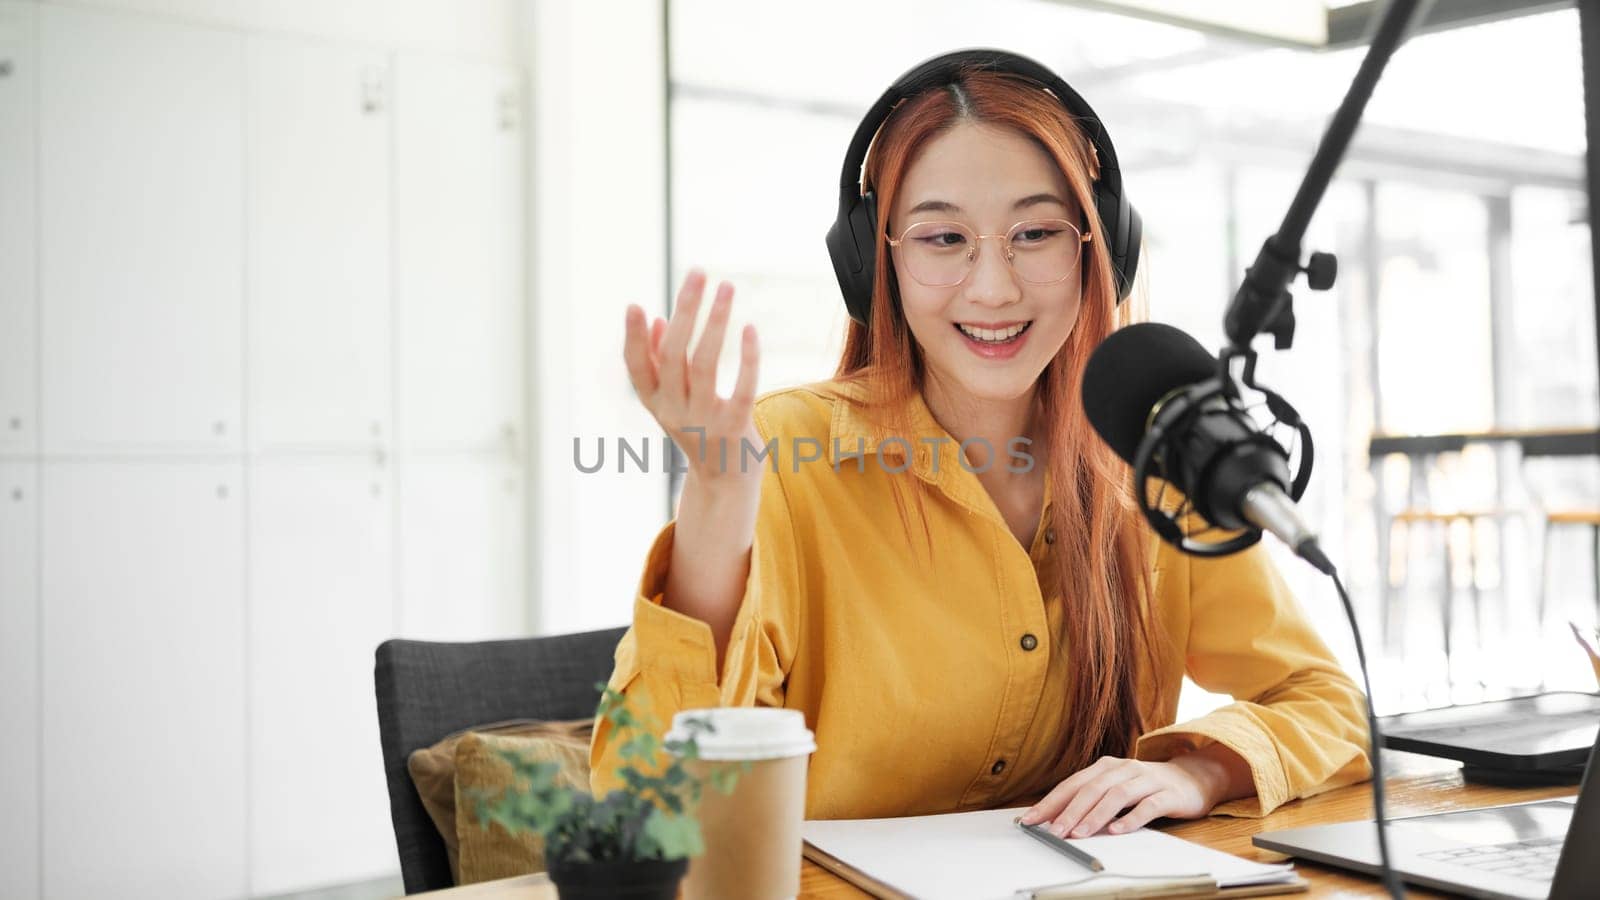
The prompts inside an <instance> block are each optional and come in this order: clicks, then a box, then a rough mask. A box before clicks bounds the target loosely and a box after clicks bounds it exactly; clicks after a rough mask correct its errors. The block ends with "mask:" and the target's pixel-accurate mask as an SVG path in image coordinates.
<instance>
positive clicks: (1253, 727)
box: [1135, 544, 1371, 816]
mask: <svg viewBox="0 0 1600 900" xmlns="http://www.w3.org/2000/svg"><path fill="white" fill-rule="evenodd" d="M1185 558H1186V559H1187V560H1188V569H1187V573H1186V574H1187V576H1188V577H1187V578H1186V579H1184V578H1178V579H1173V583H1171V584H1170V585H1169V588H1168V590H1169V591H1177V592H1179V593H1180V594H1186V597H1172V596H1167V597H1158V601H1157V602H1158V603H1173V602H1184V601H1185V600H1186V601H1187V604H1188V609H1187V616H1179V617H1177V618H1178V620H1180V621H1183V620H1186V621H1187V623H1188V630H1187V634H1181V635H1172V637H1173V638H1176V639H1179V640H1185V641H1186V646H1185V647H1184V653H1185V668H1186V670H1187V672H1188V675H1189V677H1190V678H1191V679H1192V680H1193V681H1194V683H1195V684H1197V685H1199V686H1200V687H1202V688H1204V689H1206V690H1208V691H1213V692H1216V693H1225V694H1228V695H1230V696H1232V697H1233V698H1234V700H1235V702H1234V703H1231V704H1229V705H1227V706H1224V707H1222V708H1220V709H1217V710H1215V711H1213V712H1211V713H1208V714H1207V715H1204V716H1201V717H1200V718H1198V719H1194V720H1191V721H1188V722H1182V723H1178V724H1175V725H1169V726H1167V727H1165V728H1159V729H1156V730H1154V731H1151V732H1149V733H1147V734H1145V735H1143V736H1142V737H1141V738H1140V739H1139V742H1138V744H1137V746H1136V748H1135V756H1137V757H1138V758H1140V759H1149V760H1164V759H1170V758H1172V757H1173V756H1177V755H1178V754H1180V753H1184V752H1188V751H1190V750H1194V749H1198V748H1200V747H1203V746H1206V745H1207V744H1210V743H1213V742H1216V743H1220V744H1222V745H1224V746H1226V747H1228V748H1229V749H1231V750H1233V751H1234V752H1235V753H1238V754H1239V755H1240V756H1241V757H1243V758H1244V759H1245V761H1246V762H1248V763H1249V765H1250V769H1251V773H1252V776H1253V779H1254V782H1255V788H1256V795H1255V796H1254V797H1248V798H1243V799H1239V800H1234V801H1231V802H1228V803H1224V804H1221V805H1219V806H1218V807H1217V808H1216V809H1215V810H1213V812H1216V813H1222V814H1227V815H1236V816H1262V815H1266V814H1267V813H1269V812H1271V811H1272V810H1273V809H1275V808H1277V807H1278V806H1280V805H1282V804H1283V803H1285V802H1287V801H1289V800H1293V799H1296V798H1299V797H1307V796H1311V795H1313V794H1317V793H1321V792H1322V791H1326V790H1331V789H1333V788H1335V787H1341V786H1343V785H1347V784H1352V783H1355V782H1359V781H1362V780H1364V779H1366V778H1368V777H1370V775H1371V767H1370V763H1369V760H1368V758H1367V723H1366V711H1365V710H1366V707H1365V699H1364V698H1363V696H1362V694H1361V691H1360V689H1359V688H1358V687H1357V686H1356V684H1355V682H1354V681H1352V680H1351V679H1350V677H1349V676H1348V675H1347V674H1345V672H1344V671H1343V670H1342V669H1341V668H1340V667H1339V665H1338V663H1337V662H1336V661H1335V660H1334V658H1333V654H1332V653H1331V652H1330V651H1329V650H1328V648H1327V645H1326V644H1324V643H1323V642H1322V640H1321V638H1319V637H1318V636H1317V634H1316V632H1315V631H1314V630H1313V629H1312V627H1311V624H1310V622H1309V621H1308V620H1307V619H1306V617H1305V614H1304V613H1303V612H1302V610H1301V609H1300V607H1299V604H1298V602H1297V601H1296V600H1295V598H1294V596H1293V595H1292V594H1291V593H1290V591H1289V589H1288V586H1287V585H1286V584H1285V583H1284V581H1283V578H1282V576H1280V575H1279V574H1278V572H1277V570H1276V569H1275V568H1274V567H1273V565H1272V563H1271V561H1270V560H1269V559H1268V557H1267V554H1266V550H1265V548H1264V547H1262V546H1261V545H1260V544H1257V545H1256V546H1254V547H1251V548H1250V549H1248V550H1246V551H1245V552H1243V553H1240V554H1236V555H1234V556H1231V557H1224V558H1214V559H1213V558H1202V557H1185ZM1161 593H1162V592H1158V595H1159V594H1161Z"/></svg>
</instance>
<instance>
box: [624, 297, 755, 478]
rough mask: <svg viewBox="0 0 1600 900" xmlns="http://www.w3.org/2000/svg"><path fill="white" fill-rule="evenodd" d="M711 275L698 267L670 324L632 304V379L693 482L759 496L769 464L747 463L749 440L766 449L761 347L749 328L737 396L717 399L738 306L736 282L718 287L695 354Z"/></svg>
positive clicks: (628, 354) (628, 355)
mask: <svg viewBox="0 0 1600 900" xmlns="http://www.w3.org/2000/svg"><path fill="white" fill-rule="evenodd" d="M705 286H706V276H705V273H704V272H702V271H700V270H699V269H691V270H690V271H689V274H688V276H687V277H685V278H684V279H683V286H682V287H681V288H679V290H678V301H677V303H676V305H675V306H674V307H673V311H672V318H671V320H670V321H663V320H662V319H659V318H658V319H656V320H655V321H654V322H651V323H649V324H648V325H647V324H646V319H645V313H644V310H643V309H641V308H639V307H638V306H636V305H629V306H628V313H627V339H626V341H625V343H624V346H623V357H624V358H625V359H626V360H627V363H628V378H629V379H630V380H631V381H632V382H633V390H634V392H635V393H637V394H638V395H639V400H640V401H641V402H642V403H644V406H645V408H646V409H648V410H649V411H650V414H651V415H652V416H655V419H656V421H657V422H659V423H660V424H661V427H662V428H663V429H665V430H666V433H667V434H668V435H669V436H671V438H672V440H673V442H674V443H676V444H677V445H678V449H679V450H681V451H683V455H684V457H685V458H686V459H687V460H688V467H689V479H688V482H686V483H685V488H686V489H687V488H688V484H689V483H690V482H695V481H698V482H699V483H700V485H701V486H702V487H704V488H707V489H711V488H716V487H720V486H723V485H740V486H741V487H740V488H738V490H739V491H740V492H745V491H749V492H756V491H758V486H759V484H760V481H761V464H760V462H759V461H756V460H755V459H754V458H751V461H750V462H749V463H745V460H746V456H745V453H744V443H745V442H748V444H749V446H750V447H751V448H752V449H757V450H758V449H759V448H760V436H759V434H758V432H757V431H756V427H755V418H754V414H753V413H754V409H755V396H756V372H757V365H758V363H759V361H760V355H761V354H760V350H759V348H758V347H757V345H756V330H755V327H754V326H752V325H746V326H745V327H744V329H743V331H742V332H741V333H740V335H739V375H738V378H737V379H736V381H735V382H734V386H733V394H732V395H731V396H729V397H726V398H724V397H719V396H717V360H718V358H719V357H720V356H721V355H722V342H723V339H724V337H725V336H726V334H727V330H728V316H729V312H730V311H731V310H732V308H733V285H731V284H729V283H728V282H726V281H724V282H722V283H721V284H719V285H717V294H716V297H715V299H714V300H712V303H711V315H710V317H709V318H708V319H707V320H706V327H705V330H704V332H703V333H702V334H701V335H700V340H699V342H698V343H697V344H696V345H695V347H694V350H693V352H692V353H691V352H690V350H689V339H690V337H691V335H692V333H693V331H694V323H695V316H696V315H697V314H698V313H699V311H700V302H701V297H702V295H703V294H704V292H705Z"/></svg>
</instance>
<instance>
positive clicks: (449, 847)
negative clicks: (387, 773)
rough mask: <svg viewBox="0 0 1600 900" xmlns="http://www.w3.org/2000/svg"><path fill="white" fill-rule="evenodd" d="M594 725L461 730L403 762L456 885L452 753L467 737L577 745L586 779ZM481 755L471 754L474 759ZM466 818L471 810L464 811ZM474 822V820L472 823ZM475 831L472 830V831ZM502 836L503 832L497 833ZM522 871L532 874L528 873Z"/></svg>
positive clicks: (518, 724)
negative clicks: (471, 735) (512, 738)
mask: <svg viewBox="0 0 1600 900" xmlns="http://www.w3.org/2000/svg"><path fill="white" fill-rule="evenodd" d="M593 728H594V723H593V722H592V721H591V720H589V719H582V720H578V721H573V722H543V721H539V720H535V719H513V720H509V721H505V722H495V723H492V724H487V725H478V726H474V727H472V728H468V729H463V730H461V731H457V732H455V733H453V734H450V735H447V736H446V737H444V738H442V739H440V740H439V741H438V743H435V744H434V745H433V746H431V747H424V748H422V749H420V750H417V751H414V752H413V753H412V754H411V756H410V757H409V758H408V759H407V760H406V768H407V770H408V771H409V772H410V773H411V781H412V783H413V784H415V785H416V787H417V794H418V795H419V796H420V797H421V798H422V806H423V808H424V809H425V810H427V812H428V818H430V819H432V820H433V824H434V827H435V828H438V829H439V836H440V837H441V838H442V839H443V840H444V847H445V854H446V855H447V856H448V857H449V859H450V874H451V876H453V877H454V878H455V880H456V883H457V884H464V883H465V882H463V881H462V879H461V865H460V849H459V848H460V841H459V839H458V838H457V828H456V749H457V746H458V745H459V744H460V743H461V741H462V740H463V739H464V738H466V737H467V736H468V735H469V734H474V733H477V734H480V735H498V736H507V737H524V738H543V739H548V740H551V741H556V742H560V743H562V744H563V745H567V744H577V745H580V746H582V748H583V773H584V775H583V777H584V778H585V779H587V777H588V748H589V735H590V734H591V733H592V731H593ZM479 755H481V751H479V750H477V749H475V750H474V759H476V758H477V756H479ZM466 811H467V813H468V814H469V815H471V814H473V810H471V809H470V807H469V808H467V809H466ZM472 820H474V821H475V819H472ZM474 830H476V829H474ZM501 833H502V834H504V832H503V831H502V832H501ZM526 871H530V872H531V871H534V870H533V869H528V870H526Z"/></svg>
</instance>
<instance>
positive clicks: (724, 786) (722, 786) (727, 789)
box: [710, 763, 749, 794]
mask: <svg viewBox="0 0 1600 900" xmlns="http://www.w3.org/2000/svg"><path fill="white" fill-rule="evenodd" d="M745 765H746V766H748V765H749V763H746V764H745ZM743 773H744V767H737V768H736V767H734V766H726V765H725V766H717V767H715V768H713V769H712V770H711V778H710V780H711V786H712V787H713V788H716V789H717V791H718V792H719V793H722V794H731V793H733V789H734V787H735V786H737V785H738V784H739V776H740V775H742V774H743Z"/></svg>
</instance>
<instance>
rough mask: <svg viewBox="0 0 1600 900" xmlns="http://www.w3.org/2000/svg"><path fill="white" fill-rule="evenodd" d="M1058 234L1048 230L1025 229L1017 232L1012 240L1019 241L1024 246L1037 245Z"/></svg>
mask: <svg viewBox="0 0 1600 900" xmlns="http://www.w3.org/2000/svg"><path fill="white" fill-rule="evenodd" d="M1060 233H1061V232H1060V231H1057V230H1054V229H1050V228H1027V229H1023V230H1022V231H1019V232H1017V236H1016V237H1015V238H1013V239H1012V240H1014V241H1021V242H1022V243H1024V244H1037V243H1039V242H1041V241H1047V240H1049V239H1051V238H1053V237H1055V236H1056V235H1058V234H1060Z"/></svg>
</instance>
